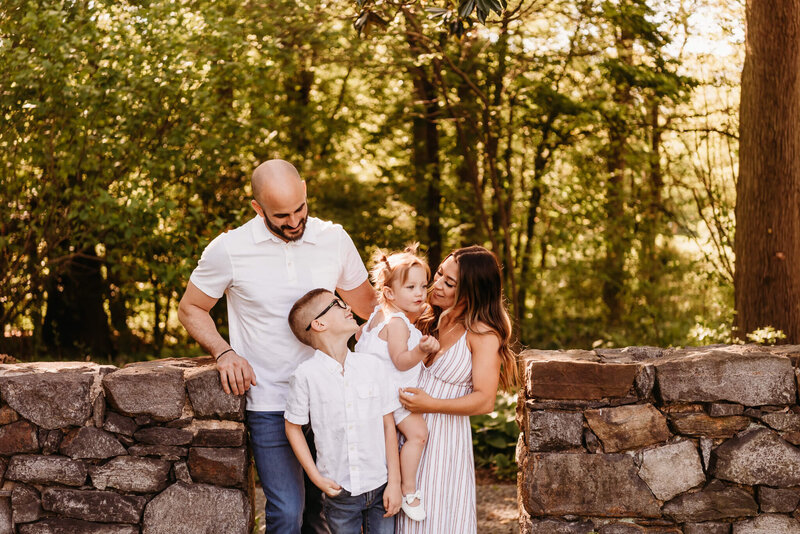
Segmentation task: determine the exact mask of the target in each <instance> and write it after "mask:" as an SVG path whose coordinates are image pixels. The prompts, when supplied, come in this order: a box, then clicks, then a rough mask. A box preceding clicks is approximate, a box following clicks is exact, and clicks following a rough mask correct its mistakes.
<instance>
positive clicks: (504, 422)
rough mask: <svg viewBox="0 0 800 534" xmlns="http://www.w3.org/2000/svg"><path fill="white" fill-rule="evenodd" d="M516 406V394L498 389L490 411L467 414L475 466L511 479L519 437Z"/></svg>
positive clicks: (515, 467)
mask: <svg viewBox="0 0 800 534" xmlns="http://www.w3.org/2000/svg"><path fill="white" fill-rule="evenodd" d="M516 409H517V397H516V395H511V394H509V393H504V392H500V393H498V394H497V400H496V401H495V410H494V411H493V412H492V413H489V414H485V415H474V416H472V417H470V424H471V425H472V447H473V450H474V451H475V466H476V467H484V468H489V469H491V470H492V473H493V474H494V475H495V476H496V477H497V478H499V479H501V480H514V478H515V477H516V474H517V463H516V461H515V460H514V456H515V450H516V447H517V438H518V437H519V427H518V426H517V422H516V417H515V416H516Z"/></svg>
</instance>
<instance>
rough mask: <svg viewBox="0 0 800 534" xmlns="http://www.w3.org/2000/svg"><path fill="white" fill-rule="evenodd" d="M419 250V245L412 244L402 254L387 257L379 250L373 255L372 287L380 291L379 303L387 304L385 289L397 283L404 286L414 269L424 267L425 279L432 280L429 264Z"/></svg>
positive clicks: (397, 253)
mask: <svg viewBox="0 0 800 534" xmlns="http://www.w3.org/2000/svg"><path fill="white" fill-rule="evenodd" d="M418 249H419V243H411V244H410V245H408V246H406V248H404V249H403V251H402V252H394V253H391V254H389V255H388V256H387V255H386V252H384V251H383V250H381V249H377V250H376V251H375V253H374V254H373V255H372V269H370V277H371V278H372V285H373V286H375V289H376V290H377V291H378V301H379V302H380V303H381V304H382V305H384V304H386V303H387V302H386V297H385V296H384V294H383V288H385V287H387V286H389V287H391V285H392V284H394V283H395V282H397V281H399V282H400V283H401V284H404V283H405V282H406V280H407V279H408V273H409V271H411V268H412V267H422V268H423V269H424V270H425V279H426V280H430V278H431V269H430V267H428V262H426V261H425V260H424V259H423V258H422V257H420V256H419V255H418V253H417V250H418Z"/></svg>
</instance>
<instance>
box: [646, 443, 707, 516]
mask: <svg viewBox="0 0 800 534" xmlns="http://www.w3.org/2000/svg"><path fill="white" fill-rule="evenodd" d="M639 476H640V477H641V478H642V480H644V481H645V483H646V484H647V485H648V486H649V487H650V490H651V491H652V492H653V495H655V496H656V498H657V499H659V500H662V501H668V500H670V499H672V498H673V497H675V496H676V495H678V494H679V493H683V492H684V491H687V490H690V489H692V488H694V487H695V486H699V485H700V484H702V483H703V482H705V480H706V477H705V475H704V474H703V466H702V465H701V464H700V455H699V454H698V453H697V448H696V447H695V446H694V444H693V443H692V442H691V441H681V442H679V443H670V444H669V445H664V446H662V447H657V448H655V449H650V450H646V451H644V452H643V453H642V465H641V467H640V468H639Z"/></svg>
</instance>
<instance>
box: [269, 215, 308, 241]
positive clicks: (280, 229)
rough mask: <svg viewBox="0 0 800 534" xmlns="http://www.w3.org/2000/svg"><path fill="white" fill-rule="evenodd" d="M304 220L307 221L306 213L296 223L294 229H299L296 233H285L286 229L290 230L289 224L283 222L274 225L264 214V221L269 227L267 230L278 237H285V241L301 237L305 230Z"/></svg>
mask: <svg viewBox="0 0 800 534" xmlns="http://www.w3.org/2000/svg"><path fill="white" fill-rule="evenodd" d="M306 221H308V215H306V216H305V217H303V220H302V221H300V223H298V225H297V227H295V228H296V229H299V232H298V233H296V234H292V235H287V234H286V230H292V227H291V226H289V225H288V224H284V225H282V226H275V225H274V224H272V221H270V220H269V217H267V216H266V214H265V216H264V222H266V223H267V228H269V230H270V231H271V232H272V233H273V234H275V235H276V236H278V237H280V238H283V239H285V240H286V241H297V240H298V239H300V238H301V237H303V234H304V233H305V232H306Z"/></svg>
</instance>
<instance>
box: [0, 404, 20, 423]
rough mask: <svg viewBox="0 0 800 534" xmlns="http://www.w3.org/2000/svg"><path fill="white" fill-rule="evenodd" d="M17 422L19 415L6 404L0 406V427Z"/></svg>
mask: <svg viewBox="0 0 800 534" xmlns="http://www.w3.org/2000/svg"><path fill="white" fill-rule="evenodd" d="M16 421H19V414H18V413H17V412H15V411H14V410H13V409H12V408H11V406H9V405H8V404H3V405H0V425H8V424H10V423H14V422H16Z"/></svg>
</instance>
